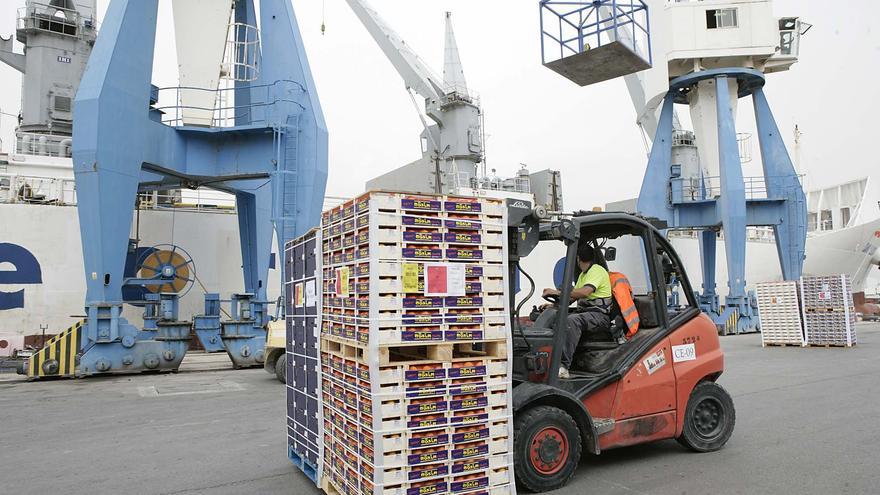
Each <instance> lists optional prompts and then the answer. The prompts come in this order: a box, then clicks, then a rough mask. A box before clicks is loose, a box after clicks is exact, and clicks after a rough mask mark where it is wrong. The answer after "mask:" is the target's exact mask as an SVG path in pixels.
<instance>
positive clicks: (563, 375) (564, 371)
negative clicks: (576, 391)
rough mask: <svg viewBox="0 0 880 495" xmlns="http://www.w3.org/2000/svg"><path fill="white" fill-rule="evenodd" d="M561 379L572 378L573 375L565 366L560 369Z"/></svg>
mask: <svg viewBox="0 0 880 495" xmlns="http://www.w3.org/2000/svg"><path fill="white" fill-rule="evenodd" d="M559 378H565V379H568V378H571V373H569V372H568V368H566V367H565V366H560V367H559Z"/></svg>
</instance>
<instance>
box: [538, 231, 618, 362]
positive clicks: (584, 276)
mask: <svg viewBox="0 0 880 495" xmlns="http://www.w3.org/2000/svg"><path fill="white" fill-rule="evenodd" d="M597 258H598V257H597V256H596V251H595V249H593V246H591V245H590V244H589V243H586V242H585V243H583V244H581V246H579V247H578V253H577V265H578V269H580V275H579V276H578V278H577V282H576V283H575V285H574V289H573V290H572V291H571V299H572V301H577V303H578V311H577V312H574V313H572V314H570V315H568V329H567V333H566V339H565V347H564V348H563V349H562V359H561V363H562V364H561V366H560V367H559V378H571V375H570V373H569V371H568V370H569V368H571V362H572V360H573V359H574V353H575V351H576V350H577V346H578V343H579V342H580V340H581V335H582V334H583V333H587V335H596V336H597V337H599V338H591V340H607V337H608V335H609V332H610V329H611V306H612V304H613V302H614V301H613V295H612V291H611V277H610V275H609V274H608V270H606V269H605V267H604V266H602V265H601V264H599V263H598V262H597ZM560 293H561V292H560V291H559V289H544V296H545V297H546V296H557V297H558V296H559V295H560ZM560 303H561V301H560ZM548 306H550V305H545V306H544V308H546V307H548ZM600 336H601V337H600Z"/></svg>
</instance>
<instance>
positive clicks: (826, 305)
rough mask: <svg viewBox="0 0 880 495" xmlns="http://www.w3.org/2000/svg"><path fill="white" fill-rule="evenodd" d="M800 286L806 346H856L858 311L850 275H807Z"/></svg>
mask: <svg viewBox="0 0 880 495" xmlns="http://www.w3.org/2000/svg"><path fill="white" fill-rule="evenodd" d="M800 289H801V303H802V306H803V318H804V335H805V341H806V345H808V346H841V347H852V346H854V345H856V311H855V305H854V304H853V297H852V281H851V279H850V277H849V275H834V276H826V277H804V278H802V279H801V282H800Z"/></svg>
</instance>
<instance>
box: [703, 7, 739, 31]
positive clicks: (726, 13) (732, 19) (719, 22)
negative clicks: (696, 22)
mask: <svg viewBox="0 0 880 495" xmlns="http://www.w3.org/2000/svg"><path fill="white" fill-rule="evenodd" d="M737 14H738V12H737V9H736V8H727V9H709V10H707V11H706V28H708V29H729V28H736V27H739V16H738V15H737Z"/></svg>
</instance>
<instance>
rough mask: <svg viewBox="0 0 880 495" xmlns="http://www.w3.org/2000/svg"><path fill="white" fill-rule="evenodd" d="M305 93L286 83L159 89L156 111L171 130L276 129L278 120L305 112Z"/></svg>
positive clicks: (291, 83)
mask: <svg viewBox="0 0 880 495" xmlns="http://www.w3.org/2000/svg"><path fill="white" fill-rule="evenodd" d="M305 93H306V91H305V88H303V86H302V85H301V84H300V83H298V82H296V81H289V80H281V81H276V82H274V83H272V84H260V85H239V86H237V87H230V88H220V89H205V88H193V87H169V88H159V90H158V103H157V106H156V107H155V110H157V111H159V112H160V113H161V122H162V123H163V124H165V125H168V126H172V127H180V126H195V127H224V128H225V127H236V126H260V125H265V126H275V125H279V122H276V119H277V118H286V117H287V116H288V115H296V114H298V113H299V112H301V111H302V110H304V108H305V107H303V105H302V104H301V103H300V101H301V100H302V98H304V96H305ZM237 96H239V97H241V100H240V101H236V97H237ZM202 102H205V103H202ZM207 102H210V103H207Z"/></svg>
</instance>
